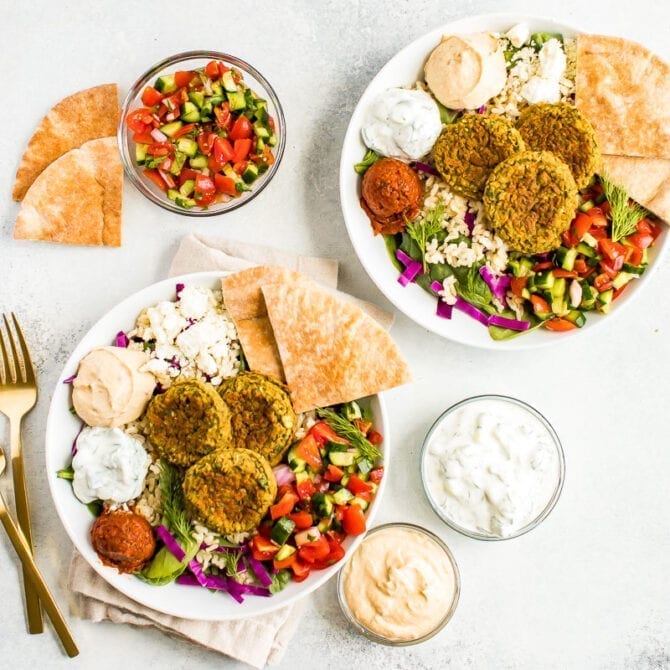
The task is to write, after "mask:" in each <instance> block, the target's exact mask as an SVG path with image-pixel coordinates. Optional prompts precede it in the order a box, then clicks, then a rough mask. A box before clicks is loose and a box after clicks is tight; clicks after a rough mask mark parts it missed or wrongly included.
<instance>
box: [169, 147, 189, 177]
mask: <svg viewBox="0 0 670 670" xmlns="http://www.w3.org/2000/svg"><path fill="white" fill-rule="evenodd" d="M187 158H188V156H187V155H186V154H184V153H182V152H181V151H175V152H174V158H173V159H172V165H171V166H170V174H173V175H174V176H175V177H177V176H178V175H179V173H180V172H181V169H182V168H183V167H184V163H185V162H186V159H187Z"/></svg>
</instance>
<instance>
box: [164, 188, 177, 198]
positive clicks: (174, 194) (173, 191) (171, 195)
mask: <svg viewBox="0 0 670 670" xmlns="http://www.w3.org/2000/svg"><path fill="white" fill-rule="evenodd" d="M167 197H168V198H169V199H170V200H176V199H177V198H178V197H179V191H177V189H174V188H169V189H168V192H167Z"/></svg>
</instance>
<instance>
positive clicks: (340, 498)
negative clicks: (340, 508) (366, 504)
mask: <svg viewBox="0 0 670 670" xmlns="http://www.w3.org/2000/svg"><path fill="white" fill-rule="evenodd" d="M353 499H354V494H353V493H352V492H351V491H350V490H349V489H345V488H342V489H339V490H337V491H335V493H333V502H334V503H335V504H336V505H346V504H347V503H348V502H349V501H350V500H353Z"/></svg>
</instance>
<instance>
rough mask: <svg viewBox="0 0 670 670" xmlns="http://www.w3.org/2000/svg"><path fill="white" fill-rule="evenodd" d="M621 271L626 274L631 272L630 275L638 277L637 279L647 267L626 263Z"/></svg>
mask: <svg viewBox="0 0 670 670" xmlns="http://www.w3.org/2000/svg"><path fill="white" fill-rule="evenodd" d="M621 269H622V270H623V271H624V272H630V274H632V275H636V276H637V277H639V276H640V275H641V274H642V273H643V272H644V271H645V270H646V269H647V267H646V265H644V264H642V265H631V264H630V263H624V264H623V265H622V266H621Z"/></svg>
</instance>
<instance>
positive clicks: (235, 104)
mask: <svg viewBox="0 0 670 670" xmlns="http://www.w3.org/2000/svg"><path fill="white" fill-rule="evenodd" d="M226 96H227V97H228V104H229V105H230V111H231V112H237V111H240V110H242V109H245V108H246V106H247V102H246V100H245V99H244V93H242V92H240V91H234V92H232V93H231V92H229V91H226Z"/></svg>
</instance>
